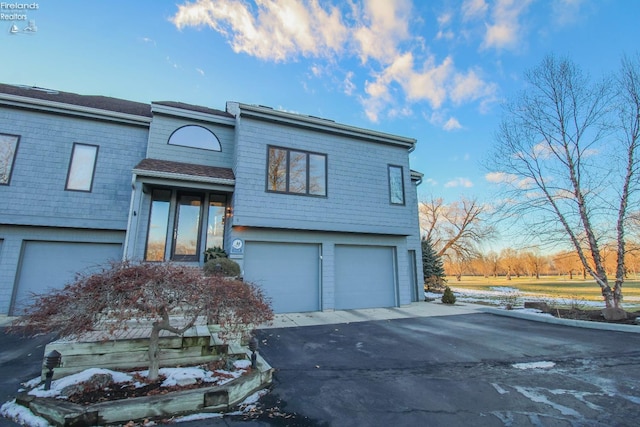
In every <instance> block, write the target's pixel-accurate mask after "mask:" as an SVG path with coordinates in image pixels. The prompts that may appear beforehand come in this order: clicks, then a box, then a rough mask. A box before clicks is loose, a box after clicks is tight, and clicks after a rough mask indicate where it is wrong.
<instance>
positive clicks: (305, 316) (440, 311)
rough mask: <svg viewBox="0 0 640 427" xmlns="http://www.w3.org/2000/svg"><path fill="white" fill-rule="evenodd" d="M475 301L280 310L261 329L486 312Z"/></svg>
mask: <svg viewBox="0 0 640 427" xmlns="http://www.w3.org/2000/svg"><path fill="white" fill-rule="evenodd" d="M482 308H483V307H482V306H478V305H474V304H466V303H465V304H456V305H446V304H441V303H435V302H414V303H411V304H410V305H406V306H402V307H389V308H363V309H358V310H335V311H311V312H307V313H282V314H276V315H275V318H274V320H273V323H272V324H270V325H267V326H262V327H260V329H270V328H291V327H296V326H315V325H333V324H338V323H353V322H367V321H371V320H390V319H406V318H412V317H430V316H452V315H459V314H471V313H480V312H482Z"/></svg>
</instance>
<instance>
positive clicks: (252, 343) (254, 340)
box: [249, 337, 258, 369]
mask: <svg viewBox="0 0 640 427" xmlns="http://www.w3.org/2000/svg"><path fill="white" fill-rule="evenodd" d="M249 350H251V369H256V368H257V367H258V360H257V356H256V350H258V338H256V337H253V338H251V340H249Z"/></svg>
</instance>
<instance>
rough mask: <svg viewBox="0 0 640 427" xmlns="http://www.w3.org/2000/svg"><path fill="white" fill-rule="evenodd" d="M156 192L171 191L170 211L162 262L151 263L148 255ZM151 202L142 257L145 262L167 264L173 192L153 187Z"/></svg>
mask: <svg viewBox="0 0 640 427" xmlns="http://www.w3.org/2000/svg"><path fill="white" fill-rule="evenodd" d="M155 191H169V210H168V213H167V227H166V229H165V232H164V253H163V254H162V260H160V261H150V260H148V259H147V253H148V250H149V231H150V229H151V215H152V214H153V212H152V211H153V201H154V198H153V193H154V192H155ZM150 193H151V195H150V200H149V212H148V214H147V233H146V237H145V243H144V255H143V256H142V257H143V259H144V262H165V261H166V254H167V236H168V235H169V225H170V224H169V222H170V221H169V218H170V217H171V197H173V192H172V191H171V189H169V188H164V187H153V188H151V189H150Z"/></svg>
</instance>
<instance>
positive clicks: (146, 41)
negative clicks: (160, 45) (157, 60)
mask: <svg viewBox="0 0 640 427" xmlns="http://www.w3.org/2000/svg"><path fill="white" fill-rule="evenodd" d="M140 41H142V42H143V43H148V44H152V45H154V46H156V41H155V40H153V39H151V38H149V37H142V38H140Z"/></svg>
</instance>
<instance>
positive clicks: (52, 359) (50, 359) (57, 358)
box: [44, 350, 62, 390]
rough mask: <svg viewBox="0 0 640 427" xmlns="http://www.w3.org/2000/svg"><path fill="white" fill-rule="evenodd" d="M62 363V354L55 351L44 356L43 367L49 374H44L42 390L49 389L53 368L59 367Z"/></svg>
mask: <svg viewBox="0 0 640 427" xmlns="http://www.w3.org/2000/svg"><path fill="white" fill-rule="evenodd" d="M60 362H62V354H60V352H58V351H57V350H53V351H51V352H49V353H48V354H47V355H45V356H44V366H45V367H46V368H47V369H49V372H47V373H46V374H45V380H44V389H45V390H50V389H51V379H52V378H53V368H57V367H58V366H60Z"/></svg>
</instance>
